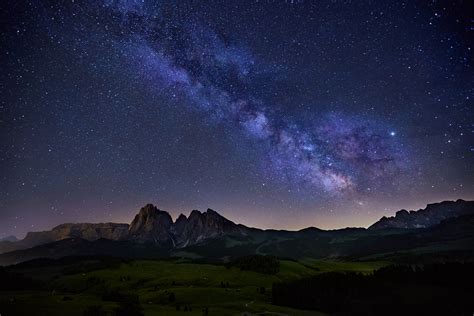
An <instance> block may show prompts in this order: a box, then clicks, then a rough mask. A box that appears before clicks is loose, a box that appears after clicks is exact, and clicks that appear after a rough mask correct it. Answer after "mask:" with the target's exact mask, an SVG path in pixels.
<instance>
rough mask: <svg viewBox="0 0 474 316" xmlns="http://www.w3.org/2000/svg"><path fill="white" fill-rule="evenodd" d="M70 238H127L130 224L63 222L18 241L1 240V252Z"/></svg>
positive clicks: (31, 233) (30, 233) (90, 239)
mask: <svg viewBox="0 0 474 316" xmlns="http://www.w3.org/2000/svg"><path fill="white" fill-rule="evenodd" d="M68 238H81V239H85V240H89V241H94V240H98V239H101V238H105V239H110V240H125V239H127V238H128V224H116V223H99V224H91V223H78V224H71V223H68V224H61V225H59V226H56V227H54V228H53V229H52V230H48V231H42V232H29V233H28V234H27V235H26V237H25V238H24V239H22V240H19V241H17V242H0V253H3V252H8V251H13V250H18V249H25V248H31V247H34V246H37V245H43V244H47V243H51V242H54V241H59V240H63V239H68Z"/></svg>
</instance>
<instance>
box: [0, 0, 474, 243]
mask: <svg viewBox="0 0 474 316" xmlns="http://www.w3.org/2000/svg"><path fill="white" fill-rule="evenodd" d="M2 7H3V8H2V21H4V22H2V33H1V55H0V61H1V69H2V71H1V73H0V89H1V95H2V100H1V104H0V113H1V125H0V132H1V156H0V159H1V161H0V162H1V181H2V185H1V187H0V236H5V235H10V234H15V235H18V236H22V235H23V234H24V233H25V232H27V231H30V230H42V229H49V228H51V227H52V226H54V225H56V224H59V223H63V222H81V221H82V222H84V221H93V222H97V221H121V222H129V221H130V219H131V218H132V216H133V215H134V214H135V213H136V212H137V210H138V209H139V207H140V206H142V205H144V204H146V203H154V204H156V205H157V206H158V207H159V208H162V209H165V210H168V211H169V212H170V213H172V215H174V216H176V215H178V214H179V213H180V212H184V213H186V214H187V213H188V212H190V210H192V209H205V208H207V207H210V208H213V209H216V210H218V211H220V212H221V213H222V214H223V215H224V216H226V217H228V218H230V219H232V220H234V221H236V222H242V223H244V224H247V225H252V226H259V227H274V228H288V229H296V228H302V227H306V226H318V227H321V228H336V227H344V226H365V225H368V224H370V223H371V222H373V221H375V220H377V219H378V218H379V217H380V216H382V215H388V214H392V213H393V212H394V211H396V210H398V209H401V208H407V209H410V208H419V207H423V206H424V205H425V204H426V203H428V202H437V201H441V200H444V199H457V198H464V199H472V198H474V184H473V181H472V179H474V168H473V162H474V158H473V153H474V144H473V139H474V125H473V124H474V122H473V117H474V115H473V102H472V100H473V98H474V95H473V92H474V85H473V82H474V80H473V79H474V76H473V74H474V73H473V69H472V49H473V38H474V36H473V35H474V34H473V32H474V22H473V17H472V15H470V12H473V10H472V9H473V8H472V5H471V4H469V2H466V1H451V2H447V1H446V2H427V1H407V2H398V1H357V2H344V1H296V0H295V1H276V0H275V1H202V2H201V1H176V2H174V1H147V0H144V1H138V0H135V1H130V0H118V1H113V0H106V1H78V0H76V1H6V2H5V3H2Z"/></svg>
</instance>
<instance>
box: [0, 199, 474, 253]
mask: <svg viewBox="0 0 474 316" xmlns="http://www.w3.org/2000/svg"><path fill="white" fill-rule="evenodd" d="M465 214H474V201H464V200H457V201H445V202H441V203H435V204H428V205H427V207H426V208H425V209H423V210H419V211H416V212H415V211H410V212H408V211H405V210H402V211H399V212H397V214H396V216H394V217H389V218H387V217H382V218H381V219H380V220H379V221H378V222H376V223H374V224H373V225H372V226H370V227H369V229H364V228H360V229H342V230H333V231H324V230H320V229H317V228H314V227H310V228H305V229H302V230H300V231H296V232H295V231H293V232H292V231H284V230H283V231H277V230H261V229H257V228H249V227H246V226H244V225H241V224H236V223H234V222H232V221H230V220H228V219H226V218H225V217H223V216H221V215H220V214H219V213H217V212H215V211H213V210H211V209H208V210H207V211H206V212H203V213H202V212H200V211H197V210H193V211H192V212H191V213H190V215H189V217H186V216H185V215H183V214H181V215H179V216H178V218H177V219H176V221H174V222H173V219H172V218H171V216H170V214H169V213H167V212H166V211H163V210H160V209H158V208H157V207H156V206H154V205H153V204H147V205H145V206H144V207H142V208H141V209H140V211H139V212H138V214H137V215H136V216H135V218H134V219H133V221H132V223H131V224H130V225H129V224H115V223H99V224H90V223H80V224H61V225H59V226H56V227H54V228H53V229H52V230H50V231H43V232H30V233H28V234H27V236H26V237H25V238H24V239H22V240H19V241H16V242H14V241H2V242H0V253H5V252H9V251H14V250H19V249H26V248H31V247H34V246H38V245H43V244H48V243H52V242H56V241H60V240H64V239H68V238H81V239H84V240H87V241H96V240H99V239H108V240H112V241H128V242H132V243H136V244H152V245H155V246H159V247H162V248H166V249H175V248H184V247H189V246H192V245H197V244H199V243H202V242H205V241H208V240H212V239H217V238H219V237H225V236H231V237H235V238H237V239H239V238H240V239H245V238H250V237H249V236H252V238H253V239H254V240H258V241H259V242H265V241H267V240H269V239H272V238H306V239H309V240H311V239H314V238H319V237H324V238H334V239H335V240H337V239H338V238H346V235H349V236H362V235H368V234H379V231H385V230H387V229H402V230H403V229H416V228H427V227H431V226H434V225H437V224H439V223H440V222H441V221H442V220H445V219H448V218H452V217H458V216H462V215H465Z"/></svg>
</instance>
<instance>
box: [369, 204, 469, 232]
mask: <svg viewBox="0 0 474 316" xmlns="http://www.w3.org/2000/svg"><path fill="white" fill-rule="evenodd" d="M466 214H474V201H464V200H457V201H444V202H441V203H434V204H428V205H427V206H426V208H425V209H420V210H418V211H407V210H400V211H398V212H397V213H396V214H395V216H391V217H385V216H384V217H382V218H381V219H380V220H379V221H378V222H376V223H374V224H373V225H371V226H370V227H369V229H374V230H375V229H388V228H393V229H398V228H402V229H407V228H428V227H432V226H434V225H438V224H439V223H441V221H443V220H445V219H448V218H453V217H458V216H462V215H466Z"/></svg>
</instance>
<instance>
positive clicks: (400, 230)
mask: <svg viewBox="0 0 474 316" xmlns="http://www.w3.org/2000/svg"><path fill="white" fill-rule="evenodd" d="M473 206H474V202H469V201H468V202H466V201H463V200H457V201H455V202H452V201H447V202H441V203H436V204H429V205H428V206H427V207H426V208H425V209H423V210H420V211H417V212H414V211H410V212H407V211H403V210H402V211H399V212H397V214H396V216H394V217H390V218H386V217H384V218H382V219H381V220H379V221H378V222H377V223H375V224H373V225H372V226H370V228H369V229H365V228H344V229H337V230H321V229H318V228H315V227H308V228H305V229H302V230H299V231H286V230H272V229H270V230H261V229H257V228H249V227H246V226H244V225H240V224H236V223H234V222H232V221H230V220H228V219H226V218H225V217H223V216H221V215H220V214H219V213H217V212H215V211H213V210H211V209H208V210H207V211H205V212H200V211H197V210H193V211H192V212H191V213H190V214H189V216H188V217H186V216H185V215H183V214H181V215H179V216H178V218H177V219H176V221H174V222H173V219H172V218H171V216H170V215H169V214H168V213H167V212H166V211H163V210H160V209H158V208H157V207H156V206H154V205H152V204H147V205H145V206H144V207H143V208H141V209H140V211H139V212H138V214H137V215H136V216H135V218H134V219H133V221H132V223H131V224H130V225H128V224H114V223H104V224H87V223H83V224H62V225H59V226H56V227H55V228H53V229H52V230H51V231H43V232H32V233H28V234H27V236H26V237H25V238H24V239H23V240H19V241H17V242H11V241H3V242H0V251H3V253H2V254H0V265H5V264H12V263H18V262H21V261H24V260H30V259H34V258H39V257H48V258H59V257H62V256H79V255H80V256H84V255H85V256H96V255H108V256H118V257H134V258H155V257H170V256H171V257H189V258H203V259H206V260H223V258H224V259H225V258H227V259H228V258H232V257H238V256H243V255H249V254H263V255H275V256H279V257H288V258H303V257H306V258H356V259H357V258H379V259H384V260H385V259H387V258H389V259H390V258H395V257H398V256H400V254H403V255H404V256H414V255H416V256H418V255H419V254H421V253H423V254H428V255H432V254H440V253H443V254H445V255H447V254H448V253H449V255H453V254H454V255H457V254H459V253H461V254H463V255H465V254H467V255H468V256H471V254H472V257H473V258H474V211H473Z"/></svg>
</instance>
